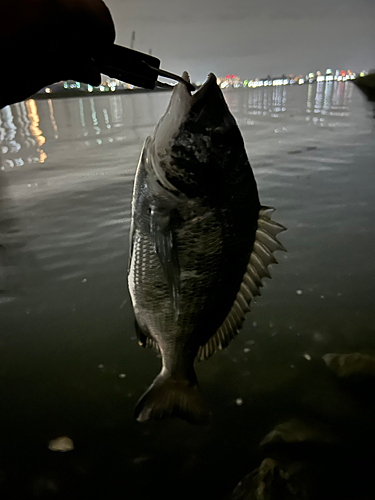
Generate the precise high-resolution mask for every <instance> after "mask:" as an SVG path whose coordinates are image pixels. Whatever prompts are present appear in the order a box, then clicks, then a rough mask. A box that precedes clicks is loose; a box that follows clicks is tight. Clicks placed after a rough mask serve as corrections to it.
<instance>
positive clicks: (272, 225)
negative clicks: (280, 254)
mask: <svg viewBox="0 0 375 500" xmlns="http://www.w3.org/2000/svg"><path fill="white" fill-rule="evenodd" d="M273 211H274V208H270V207H261V209H260V211H259V217H258V225H257V230H256V232H255V241H254V245H253V251H252V252H251V255H250V260H249V264H248V265H247V269H246V273H245V274H244V276H243V279H242V283H241V286H240V289H239V291H238V293H237V296H236V299H235V301H234V303H233V306H232V308H231V310H230V311H229V314H228V316H227V317H226V318H225V320H224V322H223V324H222V325H221V326H220V328H219V329H218V330H217V331H216V333H215V334H214V335H213V336H212V337H211V338H210V339H209V341H208V342H207V343H206V344H205V345H203V346H201V347H200V348H199V350H198V354H197V357H198V359H199V360H203V359H207V358H209V357H210V356H212V355H213V354H214V353H215V352H217V351H219V350H222V349H224V348H225V347H227V346H228V344H229V343H230V341H231V340H232V339H234V338H235V336H236V335H237V334H238V332H239V330H240V328H241V327H242V324H243V322H244V320H245V314H246V313H247V312H248V311H250V302H251V300H252V299H253V297H256V296H257V295H260V294H261V291H260V288H261V287H262V286H263V284H262V279H263V278H271V275H270V273H269V271H268V266H269V265H270V264H277V260H276V259H275V257H274V256H273V252H275V251H276V250H283V251H284V252H285V251H286V250H285V248H284V246H283V245H282V244H281V243H280V242H279V241H278V239H277V238H276V235H277V234H279V233H281V232H282V231H285V229H286V228H285V227H284V226H282V225H281V224H278V223H277V222H274V221H273V220H272V219H271V214H272V212H273Z"/></svg>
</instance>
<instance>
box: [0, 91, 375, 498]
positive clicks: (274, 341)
mask: <svg viewBox="0 0 375 500" xmlns="http://www.w3.org/2000/svg"><path fill="white" fill-rule="evenodd" d="M226 98H227V101H228V104H229V106H230V108H231V110H232V112H233V113H234V115H235V116H236V118H237V120H238V124H239V126H240V129H241V131H242V133H243V136H244V139H245V142H246V147H247V151H248V155H249V158H250V161H251V164H252V167H253V169H254V173H255V177H256V179H257V182H258V187H259V191H260V197H261V201H262V203H263V204H265V205H271V206H274V207H276V208H277V211H276V213H275V215H274V219H275V220H277V221H278V222H280V223H282V224H283V225H285V226H286V227H287V228H288V231H287V232H286V233H283V234H282V235H281V237H280V239H281V240H282V242H283V244H284V245H285V246H286V247H287V249H288V253H287V254H283V253H279V254H278V260H279V265H278V266H273V269H272V275H273V279H272V281H269V280H268V281H267V280H266V281H267V283H266V285H265V287H264V292H263V295H262V297H260V298H259V299H258V300H257V303H256V304H254V305H253V307H252V312H251V313H250V314H249V315H248V319H247V321H246V323H245V327H244V329H243V331H242V332H241V334H240V335H239V337H238V338H237V339H236V340H235V341H234V342H233V343H232V344H231V345H230V346H229V348H228V349H227V350H226V351H225V352H222V353H219V354H217V355H215V356H214V357H213V358H212V359H210V360H209V361H206V362H204V363H199V364H198V365H197V375H198V379H199V381H200V385H201V390H202V392H203V394H204V397H205V400H206V402H207V404H208V405H209V407H210V409H211V412H212V417H211V420H210V424H209V425H208V426H207V427H195V426H191V425H189V424H186V423H184V422H182V421H173V420H172V421H166V422H156V423H155V422H154V423H147V424H143V425H142V424H139V423H137V422H135V421H134V419H133V407H134V405H135V402H136V401H137V399H138V397H139V396H140V395H141V393H142V392H143V391H144V390H145V388H146V387H147V386H148V384H149V383H150V382H151V381H152V379H153V378H154V376H155V375H156V374H157V372H158V370H159V365H160V360H159V359H158V358H157V356H156V355H155V353H154V352H152V351H145V350H143V349H141V348H139V347H138V345H137V342H136V339H135V330H134V326H133V315H132V310H131V305H130V302H129V296H128V292H127V287H126V269H127V259H128V244H129V243H128V230H129V213H130V196H131V189H132V180H133V176H134V172H135V168H136V164H137V161H138V156H139V152H140V149H141V146H142V143H143V141H144V139H145V137H146V136H147V135H148V134H149V133H150V132H151V131H152V130H153V128H154V126H155V123H156V121H157V120H158V119H159V117H160V116H161V114H162V113H163V112H164V109H165V107H166V103H167V101H168V99H169V95H168V94H164V93H157V94H142V95H141V94H134V95H130V96H129V95H123V96H103V97H96V98H95V99H92V98H84V99H78V98H77V99H64V100H49V101H33V100H30V101H28V102H26V103H21V104H17V105H14V106H12V107H10V108H9V107H8V108H5V109H3V110H2V111H1V112H0V113H1V114H0V120H1V121H0V141H1V142H0V148H1V151H2V156H1V171H0V245H1V246H0V373H1V378H0V447H1V448H0V449H1V453H0V492H1V495H2V497H1V498H16V497H17V495H18V497H19V498H25V499H27V498H47V497H48V498H49V497H52V498H55V497H56V498H69V499H83V498H94V497H96V496H101V497H102V498H110V499H117V498H126V499H138V498H139V499H144V498H161V497H163V498H166V499H172V498H181V499H185V498H186V499H188V498H189V499H191V498H207V499H224V498H227V496H228V495H229V494H230V492H231V491H232V490H233V488H234V487H235V485H236V484H237V482H238V481H239V480H240V479H241V477H242V476H243V475H245V474H246V473H248V472H249V471H250V470H252V469H254V468H255V467H257V466H258V465H259V462H260V461H261V460H262V458H263V456H264V453H263V452H262V450H260V448H259V446H258V445H259V442H260V441H261V440H262V439H263V437H264V436H265V434H267V433H268V432H269V431H271V430H272V429H273V427H274V426H275V425H277V424H279V423H281V422H284V421H286V420H289V419H291V418H300V419H302V420H304V421H308V422H313V425H314V426H315V427H316V428H317V429H320V427H321V426H322V425H323V424H324V425H327V424H328V425H329V426H330V429H331V430H332V432H333V433H334V434H335V435H336V436H339V439H340V440H341V442H342V443H343V446H344V447H345V446H346V443H348V444H347V447H348V449H351V448H350V447H351V446H352V445H353V444H355V443H357V444H360V445H361V446H362V447H361V448H360V452H359V453H360V455H358V459H359V460H363V461H366V462H367V463H372V462H371V460H372V459H371V449H372V448H373V445H374V443H375V439H374V433H373V430H372V417H373V407H372V406H371V404H372V403H371V402H372V400H373V392H369V394H368V402H369V404H366V401H363V400H361V401H360V402H359V401H358V400H357V399H356V398H355V397H353V396H352V395H350V394H348V393H347V392H345V391H343V390H342V388H341V387H340V386H339V385H338V383H337V380H336V378H335V377H334V376H333V375H332V373H331V372H330V371H329V370H328V369H327V368H326V366H325V364H324V362H323V361H322V355H324V354H325V353H328V352H342V353H347V352H355V351H360V352H363V353H373V352H374V351H375V337H374V334H375V313H374V305H373V304H374V291H375V287H374V278H375V259H374V238H375V202H374V194H373V193H374V186H375V142H374V133H375V121H374V119H373V118H372V110H371V108H370V106H369V104H368V103H366V102H365V101H364V99H363V98H362V96H361V95H360V94H359V92H358V91H357V90H356V89H355V88H354V86H352V84H351V83H350V82H347V83H327V84H326V85H325V84H322V85H319V86H318V87H317V86H316V85H310V86H298V87H282V88H280V87H278V88H270V89H257V90H248V91H245V90H239V91H232V92H228V93H227V94H226ZM59 436H69V437H70V438H71V439H72V440H73V441H74V446H75V449H74V451H71V452H68V453H58V452H53V451H50V450H49V449H48V442H49V441H50V440H51V439H54V438H57V437H59ZM344 480H345V478H343V481H344ZM18 497H17V498H18ZM332 498H333V497H332ZM351 498H357V497H355V496H352V497H351ZM358 498H360V497H359V496H358ZM366 498H367V497H366ZM369 498H370V497H369Z"/></svg>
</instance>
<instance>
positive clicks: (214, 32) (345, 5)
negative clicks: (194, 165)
mask: <svg viewBox="0 0 375 500" xmlns="http://www.w3.org/2000/svg"><path fill="white" fill-rule="evenodd" d="M106 3H107V5H108V7H109V8H110V10H111V13H112V16H113V19H114V22H115V25H116V30H117V37H116V41H117V43H119V44H121V45H126V46H129V45H130V43H131V38H132V32H133V31H135V32H136V36H135V44H134V48H136V49H137V50H140V51H144V52H148V51H149V49H152V53H153V55H155V56H156V57H159V58H160V59H161V60H162V66H163V67H164V68H166V69H168V70H170V71H174V72H177V73H182V71H184V70H187V71H188V72H189V73H190V75H191V78H192V79H193V80H194V81H197V80H200V81H202V80H204V79H205V78H206V76H207V74H208V73H209V72H211V71H212V72H213V73H215V74H216V75H218V76H222V75H225V74H227V73H234V74H236V75H239V76H241V77H243V78H248V77H250V78H255V77H257V76H259V77H261V76H265V75H268V74H271V75H278V74H280V75H281V74H283V73H285V74H300V73H302V74H305V73H309V72H312V71H314V72H316V71H317V70H320V71H322V72H325V70H326V69H327V68H331V67H332V65H334V68H333V69H336V68H337V69H340V70H341V69H342V70H347V69H351V70H353V71H356V72H359V71H362V70H369V69H371V68H373V67H374V66H375V60H374V49H375V35H374V30H373V24H374V23H373V20H374V19H375V2H373V0H358V1H356V0H340V1H338V0H327V1H325V0H316V1H315V2H308V1H307V0H302V1H301V0H299V1H297V0H282V1H277V0H268V1H267V2H263V1H261V0H255V1H252V2H247V1H245V0H234V1H232V2H226V1H224V0H209V1H207V2H200V1H198V0H189V1H185V2H181V1H172V0H158V1H157V2H155V1H151V0H139V1H137V2H131V3H130V4H128V5H125V4H124V2H122V1H120V0H107V2H106Z"/></svg>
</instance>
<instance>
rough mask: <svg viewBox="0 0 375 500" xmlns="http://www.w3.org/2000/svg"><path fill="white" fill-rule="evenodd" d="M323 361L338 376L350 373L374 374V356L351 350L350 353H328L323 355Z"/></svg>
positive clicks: (347, 375)
mask: <svg viewBox="0 0 375 500" xmlns="http://www.w3.org/2000/svg"><path fill="white" fill-rule="evenodd" d="M323 361H324V362H325V364H326V365H327V366H328V368H329V369H330V370H332V371H333V372H335V373H336V375H338V376H339V377H349V376H351V375H370V376H375V356H370V355H369V354H361V353H359V352H352V353H350V354H337V353H329V354H325V355H324V356H323Z"/></svg>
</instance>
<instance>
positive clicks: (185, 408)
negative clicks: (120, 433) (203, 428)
mask: <svg viewBox="0 0 375 500" xmlns="http://www.w3.org/2000/svg"><path fill="white" fill-rule="evenodd" d="M201 399H202V398H201V395H200V392H199V390H198V386H197V380H196V377H195V374H194V380H191V381H189V380H188V379H173V378H172V377H171V376H170V375H169V374H168V373H167V372H163V371H161V372H160V373H159V375H158V376H157V377H156V379H155V380H154V381H153V383H152V384H151V385H150V387H149V388H148V389H147V391H146V392H145V393H144V394H143V396H142V397H141V398H140V399H139V401H138V403H137V405H136V407H135V417H136V419H137V420H138V422H146V421H147V420H152V419H153V420H161V419H165V418H169V417H179V418H182V419H184V420H187V421H188V422H191V423H204V422H205V421H206V420H207V418H208V413H207V411H206V410H205V409H204V407H203V405H202V401H201Z"/></svg>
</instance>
